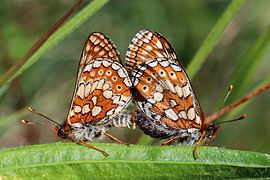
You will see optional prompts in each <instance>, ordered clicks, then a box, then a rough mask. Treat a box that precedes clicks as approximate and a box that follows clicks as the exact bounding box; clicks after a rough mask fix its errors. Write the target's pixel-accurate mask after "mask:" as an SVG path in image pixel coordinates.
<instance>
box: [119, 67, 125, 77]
mask: <svg viewBox="0 0 270 180" xmlns="http://www.w3.org/2000/svg"><path fill="white" fill-rule="evenodd" d="M117 73H118V75H119V76H120V77H121V78H124V77H127V74H126V73H125V71H124V69H123V68H121V69H119V70H118V71H117Z"/></svg>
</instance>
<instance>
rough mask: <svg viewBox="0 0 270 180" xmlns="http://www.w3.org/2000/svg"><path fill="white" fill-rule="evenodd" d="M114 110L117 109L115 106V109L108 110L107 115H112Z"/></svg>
mask: <svg viewBox="0 0 270 180" xmlns="http://www.w3.org/2000/svg"><path fill="white" fill-rule="evenodd" d="M114 110H115V109H114V108H113V109H111V110H109V111H107V113H106V115H107V116H111V115H113V113H114Z"/></svg>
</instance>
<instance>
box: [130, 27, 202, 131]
mask: <svg viewBox="0 0 270 180" xmlns="http://www.w3.org/2000/svg"><path fill="white" fill-rule="evenodd" d="M126 67H127V69H128V71H129V72H130V77H131V81H132V83H133V86H134V88H135V93H134V96H135V97H136V99H137V103H138V105H139V107H140V109H141V110H142V111H143V113H144V115H145V116H146V119H147V120H148V121H151V122H150V123H152V124H154V125H155V126H157V127H159V128H164V129H172V130H180V129H188V128H196V129H200V128H201V126H202V123H203V121H204V114H203V111H202V109H201V107H200V104H199V102H198V100H197V98H196V96H195V93H194V92H193V89H192V87H191V83H190V80H189V78H188V76H187V74H186V72H185V70H184V68H183V66H182V65H181V63H180V62H179V59H178V58H177V56H176V53H175V52H174V50H173V49H172V47H171V45H170V44H169V42H168V41H167V40H166V39H165V38H164V37H163V36H162V35H161V34H159V33H155V32H151V31H148V30H142V31H140V32H139V33H137V34H136V35H135V37H134V38H133V40H132V42H131V44H130V45H129V48H128V51H127V55H126Z"/></svg>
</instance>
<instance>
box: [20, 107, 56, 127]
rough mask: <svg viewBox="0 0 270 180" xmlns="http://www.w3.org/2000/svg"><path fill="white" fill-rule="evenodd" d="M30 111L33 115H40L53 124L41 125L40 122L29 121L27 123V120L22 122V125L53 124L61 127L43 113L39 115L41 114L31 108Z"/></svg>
mask: <svg viewBox="0 0 270 180" xmlns="http://www.w3.org/2000/svg"><path fill="white" fill-rule="evenodd" d="M28 111H30V112H31V113H33V114H36V115H39V116H41V117H43V118H45V119H47V120H48V121H50V122H51V123H50V124H48V123H44V122H41V123H39V122H29V121H27V120H21V123H22V124H25V125H36V124H39V125H51V124H52V123H53V124H56V125H58V126H61V125H60V124H59V123H58V122H56V121H54V120H52V119H51V118H49V117H47V116H45V115H43V114H41V113H39V112H36V110H35V109H33V108H31V107H28Z"/></svg>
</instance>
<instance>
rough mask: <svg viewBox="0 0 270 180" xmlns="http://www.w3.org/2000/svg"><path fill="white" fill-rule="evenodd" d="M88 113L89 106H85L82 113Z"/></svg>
mask: <svg viewBox="0 0 270 180" xmlns="http://www.w3.org/2000/svg"><path fill="white" fill-rule="evenodd" d="M89 112H90V108H89V104H85V105H84V106H83V109H82V113H83V114H86V113H89Z"/></svg>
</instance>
